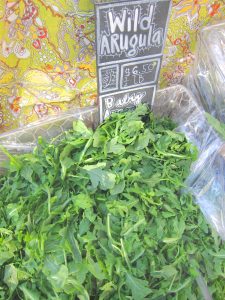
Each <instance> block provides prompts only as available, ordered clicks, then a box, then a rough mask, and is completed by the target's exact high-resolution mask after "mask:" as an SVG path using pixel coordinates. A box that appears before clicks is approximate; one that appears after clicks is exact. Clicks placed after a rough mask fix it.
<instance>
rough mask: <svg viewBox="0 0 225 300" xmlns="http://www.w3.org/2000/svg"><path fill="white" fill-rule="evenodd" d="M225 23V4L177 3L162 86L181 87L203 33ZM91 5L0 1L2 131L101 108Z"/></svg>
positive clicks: (78, 0)
mask: <svg viewBox="0 0 225 300" xmlns="http://www.w3.org/2000/svg"><path fill="white" fill-rule="evenodd" d="M224 18H225V4H224V1H223V0H221V1H220V0H218V1H209V0H208V1H207V0H199V1H198V0H195V1H191V0H182V1H173V9H172V16H171V21H170V25H169V30H168V38H167V43H166V49H165V58H164V62H163V68H162V71H161V77H160V85H161V87H164V86H167V85H171V84H176V83H179V82H180V81H181V80H182V78H183V76H184V74H185V73H186V72H187V71H188V69H189V66H190V64H191V63H192V61H193V59H194V49H195V45H196V37H197V33H198V31H199V29H200V28H201V27H202V26H205V25H206V24H208V23H209V22H216V21H219V20H222V19H224ZM96 98H97V83H96V70H95V18H94V6H93V4H92V1H91V0H5V1H4V0H0V132H4V131H8V130H11V129H14V128H18V127H21V126H24V125H26V124H28V123H30V122H33V121H36V120H38V119H41V118H43V117H46V116H48V115H51V114H56V113H58V112H60V111H66V110H68V109H71V108H74V107H83V106H88V105H92V104H94V103H96Z"/></svg>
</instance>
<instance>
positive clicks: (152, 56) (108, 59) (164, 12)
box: [96, 0, 171, 121]
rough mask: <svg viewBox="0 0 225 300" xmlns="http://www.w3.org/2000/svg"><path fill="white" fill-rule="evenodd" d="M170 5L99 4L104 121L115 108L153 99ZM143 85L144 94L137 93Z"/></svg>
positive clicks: (166, 1) (161, 1) (147, 1)
mask: <svg viewBox="0 0 225 300" xmlns="http://www.w3.org/2000/svg"><path fill="white" fill-rule="evenodd" d="M170 6H171V1H170V0H158V1H151V0H139V1H120V2H115V1H113V2H112V3H99V4H96V46H97V70H98V89H99V95H100V97H99V100H100V101H99V102H100V103H99V105H100V119H101V121H102V120H104V119H105V118H106V117H107V116H108V115H110V114H111V113H112V112H113V111H121V110H124V109H127V108H132V107H134V106H136V105H137V104H138V103H139V102H148V103H151V101H153V99H154V96H155V89H156V85H157V81H158V77H159V71H160V67H161V62H162V51H163V47H164V42H165V35H166V29H167V23H168V14H169V10H170ZM140 88H141V89H142V96H140V91H139V92H138V91H136V92H135V90H136V89H140ZM121 95H122V98H121ZM130 98H131V99H134V98H135V99H139V100H137V101H136V100H135V101H132V100H131V101H130V100H128V99H130ZM140 99H141V100H140ZM109 103H110V104H109ZM118 103H120V105H119V108H118V107H117V106H118Z"/></svg>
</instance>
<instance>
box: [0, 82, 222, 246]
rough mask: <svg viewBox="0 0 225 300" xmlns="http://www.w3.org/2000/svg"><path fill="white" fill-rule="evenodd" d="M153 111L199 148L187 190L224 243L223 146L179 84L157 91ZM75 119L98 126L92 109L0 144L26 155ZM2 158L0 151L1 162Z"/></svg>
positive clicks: (13, 134) (35, 126)
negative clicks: (169, 119)
mask: <svg viewBox="0 0 225 300" xmlns="http://www.w3.org/2000/svg"><path fill="white" fill-rule="evenodd" d="M152 110H153V112H154V113H155V114H156V115H157V116H159V117H162V116H166V117H170V118H171V119H172V120H173V121H174V122H175V123H177V124H178V127H177V130H178V131H181V132H183V133H184V134H185V135H186V137H187V139H188V140H189V141H190V142H191V143H193V144H194V145H196V147H197V148H198V150H199V157H198V159H197V161H196V162H195V163H194V164H193V165H192V168H191V174H190V176H189V178H188V180H187V186H188V190H189V191H190V192H191V193H192V194H193V195H194V196H195V199H196V202H197V203H198V204H199V206H200V207H201V210H202V212H203V213H204V215H205V216H206V218H207V220H208V222H209V223H210V224H211V225H212V226H213V227H214V228H215V229H216V231H217V232H218V233H219V235H220V236H221V237H222V238H223V239H224V240H225V226H224V224H225V219H224V215H225V207H224V206H225V183H224V174H225V173H224V172H225V144H223V142H222V141H221V139H220V138H219V137H218V136H217V134H216V133H215V132H214V130H213V129H212V128H211V126H210V125H209V124H208V123H207V121H206V119H205V116H204V111H203V110H202V109H201V108H200V106H199V105H198V104H197V102H196V100H195V98H194V97H193V96H192V94H191V93H190V92H189V91H188V90H187V89H186V88H185V87H183V86H181V85H177V86H173V87H169V88H167V89H164V90H159V91H158V92H157V93H156V98H155V101H154V103H153V106H152ZM76 119H82V120H84V122H85V123H86V124H87V125H88V126H90V127H95V126H96V125H97V124H98V110H97V108H96V107H92V108H87V109H84V110H76V111H75V112H70V113H66V114H63V115H59V116H57V117H54V118H52V119H49V118H48V119H46V121H42V122H41V123H40V122H39V123H36V124H31V125H30V126H27V127H24V128H23V129H20V130H16V131H13V132H11V133H9V134H5V135H2V136H0V144H2V143H4V146H5V147H6V148H7V149H8V150H9V151H10V152H11V153H15V151H14V150H15V147H14V146H15V145H20V148H18V149H17V150H18V151H17V152H16V153H20V152H21V153H24V152H29V151H31V150H32V148H33V147H34V146H35V145H36V143H37V139H38V136H39V135H42V136H43V137H44V138H46V139H47V140H50V139H52V138H55V137H56V136H58V135H59V134H61V133H63V132H64V131H65V130H68V129H70V128H72V126H73V121H74V120H76ZM3 156H4V154H3V153H1V152H0V161H1V160H3ZM4 159H5V156H4Z"/></svg>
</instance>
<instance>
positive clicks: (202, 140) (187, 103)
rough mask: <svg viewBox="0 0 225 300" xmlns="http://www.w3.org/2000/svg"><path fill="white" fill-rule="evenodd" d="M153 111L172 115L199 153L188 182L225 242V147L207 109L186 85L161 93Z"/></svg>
mask: <svg viewBox="0 0 225 300" xmlns="http://www.w3.org/2000/svg"><path fill="white" fill-rule="evenodd" d="M153 111H154V112H155V114H157V115H158V116H168V117H170V118H172V119H173V120H174V121H175V122H176V123H177V124H178V128H177V130H178V131H181V132H183V133H184V134H185V136H186V137H187V139H188V140H189V141H190V142H191V143H192V144H194V145H196V147H197V148H198V151H199V157H198V159H197V161H196V162H195V163H194V164H193V165H192V168H191V173H190V175H189V177H188V179H187V181H186V184H187V187H188V191H190V192H191V194H193V196H194V197H195V199H196V202H197V204H198V205H199V206H200V208H201V210H202V212H203V214H204V215H205V217H206V219H207V221H208V222H209V223H210V224H211V225H212V227H213V228H214V229H215V230H216V231H217V232H218V234H219V235H220V236H221V238H222V239H224V240H225V183H224V178H225V177H224V174H225V173H224V172H225V144H224V143H223V141H222V140H221V139H220V138H219V137H218V136H217V134H216V133H215V131H214V130H213V129H212V127H211V126H210V125H209V124H208V123H207V121H206V118H205V115H204V110H203V109H201V108H200V106H199V105H198V104H197V102H196V100H195V99H194V97H193V95H192V94H191V93H190V92H189V91H188V90H187V89H186V88H185V87H183V86H179V85H178V86H174V87H170V88H167V89H164V90H161V91H159V92H158V93H157V96H156V100H155V102H154V104H153Z"/></svg>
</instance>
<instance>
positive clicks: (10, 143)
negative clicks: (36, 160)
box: [0, 107, 98, 174]
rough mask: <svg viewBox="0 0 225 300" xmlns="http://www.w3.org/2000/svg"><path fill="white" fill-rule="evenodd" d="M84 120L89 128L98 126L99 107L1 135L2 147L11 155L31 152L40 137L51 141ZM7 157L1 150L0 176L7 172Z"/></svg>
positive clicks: (43, 121)
mask: <svg viewBox="0 0 225 300" xmlns="http://www.w3.org/2000/svg"><path fill="white" fill-rule="evenodd" d="M78 119H80V120H83V121H84V122H85V124H86V125H87V126H89V127H94V126H97V124H98V109H97V107H88V108H80V109H76V110H73V111H68V112H65V113H62V114H60V115H56V116H51V117H50V116H48V117H46V118H45V119H42V120H41V121H37V122H33V123H31V124H29V125H27V126H25V127H23V128H19V129H17V130H13V131H11V132H8V133H5V134H2V135H0V145H2V146H3V147H4V148H5V149H6V150H8V151H9V152H10V153H11V154H13V155H16V154H23V153H29V152H31V151H32V150H33V149H34V147H35V146H36V145H37V141H38V137H39V136H42V137H43V138H44V139H45V140H47V141H50V140H52V139H53V138H55V137H58V136H59V135H61V134H63V132H64V131H66V130H69V129H71V128H72V127H73V122H74V121H75V120H78ZM7 160H8V158H7V156H6V155H5V154H4V153H3V151H2V150H1V149H0V174H3V173H4V172H5V165H6V164H7Z"/></svg>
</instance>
